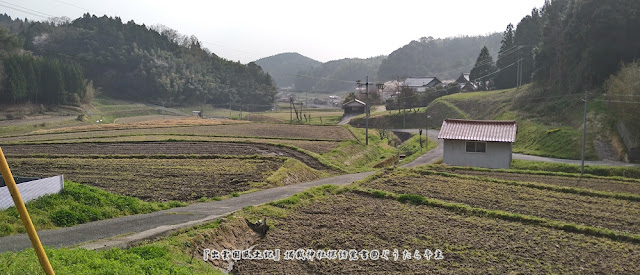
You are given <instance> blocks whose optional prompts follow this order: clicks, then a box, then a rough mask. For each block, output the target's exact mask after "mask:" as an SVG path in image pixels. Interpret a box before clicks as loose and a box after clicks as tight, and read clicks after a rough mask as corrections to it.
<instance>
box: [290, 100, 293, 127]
mask: <svg viewBox="0 0 640 275" xmlns="http://www.w3.org/2000/svg"><path fill="white" fill-rule="evenodd" d="M289 124H293V97H291V96H289Z"/></svg>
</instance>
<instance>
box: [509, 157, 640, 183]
mask: <svg viewBox="0 0 640 275" xmlns="http://www.w3.org/2000/svg"><path fill="white" fill-rule="evenodd" d="M511 169H515V170H533V171H545V172H562V173H568V174H574V175H575V174H580V165H577V164H566V163H555V162H540V161H526V160H513V161H512V162H511ZM584 172H585V174H589V175H595V176H604V177H623V178H634V179H640V166H632V167H623V166H605V165H585V166H584Z"/></svg>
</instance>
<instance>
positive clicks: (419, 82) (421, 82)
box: [404, 76, 437, 87]
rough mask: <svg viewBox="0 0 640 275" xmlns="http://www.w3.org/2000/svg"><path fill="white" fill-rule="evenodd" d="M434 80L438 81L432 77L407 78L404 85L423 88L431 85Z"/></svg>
mask: <svg viewBox="0 0 640 275" xmlns="http://www.w3.org/2000/svg"><path fill="white" fill-rule="evenodd" d="M434 79H437V78H436V77H432V76H425V77H409V78H407V80H405V81H404V85H407V86H409V87H422V86H426V85H427V84H429V83H431V81H433V80H434Z"/></svg>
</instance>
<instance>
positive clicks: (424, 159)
mask: <svg viewBox="0 0 640 275" xmlns="http://www.w3.org/2000/svg"><path fill="white" fill-rule="evenodd" d="M393 131H400V132H407V133H418V129H393ZM438 132H439V131H438V130H429V132H428V133H429V137H430V138H431V139H434V140H437V142H438V147H436V148H435V149H433V150H431V151H429V152H428V153H426V154H424V155H422V156H420V157H419V158H417V159H416V160H414V161H413V162H411V163H408V164H405V165H403V166H404V167H414V166H418V165H424V164H429V163H431V162H434V161H436V160H438V159H441V158H442V154H443V153H442V152H443V151H442V148H443V147H444V142H443V140H441V139H438ZM512 158H513V159H518V160H530V161H543V162H557V163H568V164H580V163H581V160H575V159H558V158H548V157H539V156H532V155H524V154H516V153H514V154H513V155H512ZM584 165H607V166H621V167H632V166H640V164H633V163H626V162H622V161H611V160H599V161H589V160H586V161H585V162H584Z"/></svg>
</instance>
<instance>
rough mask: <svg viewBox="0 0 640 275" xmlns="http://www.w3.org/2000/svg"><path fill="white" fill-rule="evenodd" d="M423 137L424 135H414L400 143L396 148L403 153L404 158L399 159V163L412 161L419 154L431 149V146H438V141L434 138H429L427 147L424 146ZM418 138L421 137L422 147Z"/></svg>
mask: <svg viewBox="0 0 640 275" xmlns="http://www.w3.org/2000/svg"><path fill="white" fill-rule="evenodd" d="M425 138H426V137H420V136H418V135H414V136H413V137H411V138H410V139H409V140H407V141H405V142H404V143H402V144H401V145H400V147H399V148H398V150H399V151H400V154H404V155H405V158H404V159H403V160H402V161H400V163H399V164H400V165H402V164H405V163H409V162H412V161H414V160H415V159H417V158H418V157H419V156H421V155H423V154H425V153H427V152H429V151H431V150H432V149H433V148H436V146H438V143H437V142H436V141H435V140H432V139H429V143H428V145H427V147H426V148H424V146H425ZM420 139H422V148H421V147H420Z"/></svg>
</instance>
